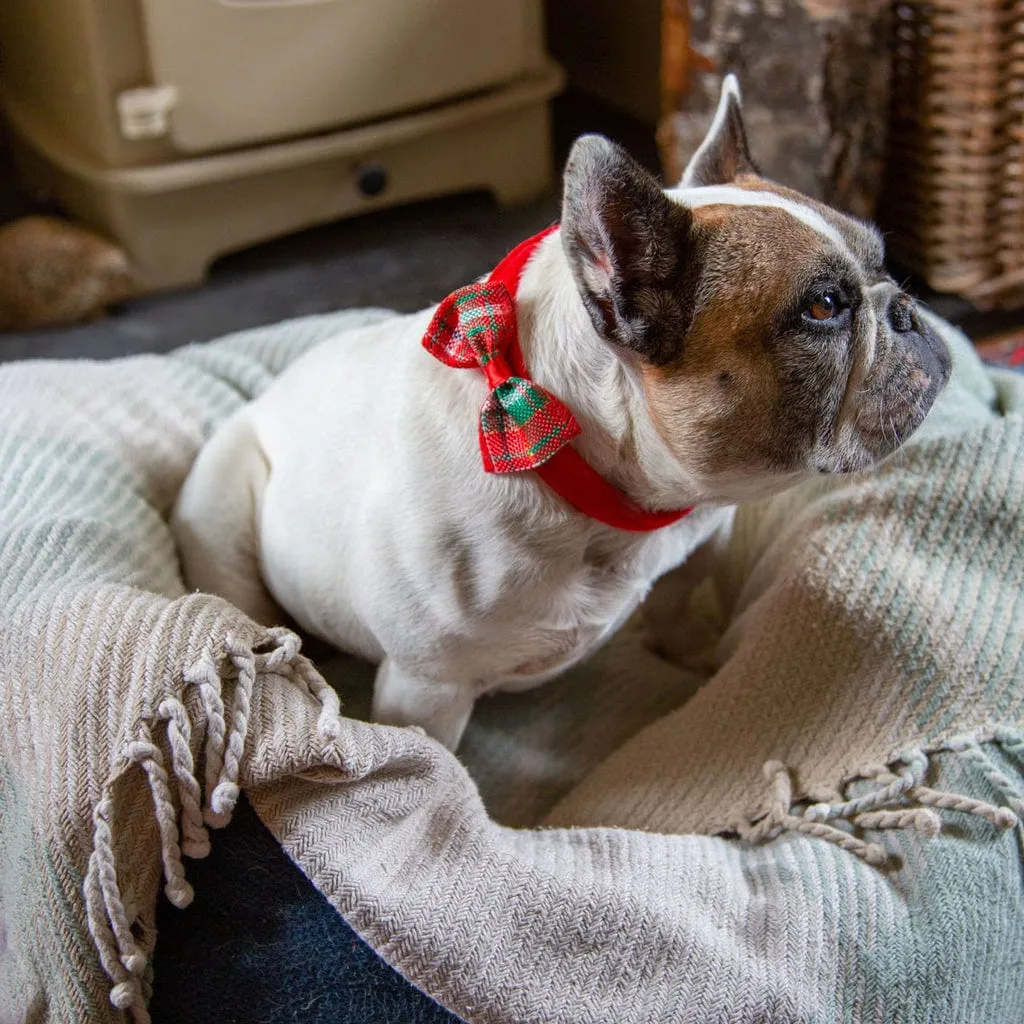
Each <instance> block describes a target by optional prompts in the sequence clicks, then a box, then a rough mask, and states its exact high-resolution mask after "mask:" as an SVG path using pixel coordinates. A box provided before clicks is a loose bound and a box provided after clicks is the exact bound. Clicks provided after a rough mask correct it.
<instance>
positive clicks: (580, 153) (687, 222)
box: [562, 135, 696, 365]
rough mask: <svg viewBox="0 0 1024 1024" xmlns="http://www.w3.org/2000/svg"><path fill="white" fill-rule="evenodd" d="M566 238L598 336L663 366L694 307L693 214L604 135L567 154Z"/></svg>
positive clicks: (674, 350) (676, 349) (674, 352)
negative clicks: (671, 198) (670, 197)
mask: <svg viewBox="0 0 1024 1024" xmlns="http://www.w3.org/2000/svg"><path fill="white" fill-rule="evenodd" d="M562 244H563V246H564V248H565V254H566V256H567V257H568V259H569V265H570V266H571V267H572V272H573V277H574V278H575V279H576V286H577V288H578V289H579V292H580V295H581V296H582V298H583V304H584V305H585V306H586V308H587V312H588V313H589V314H590V319H591V320H592V321H593V324H594V327H595V328H596V329H597V331H598V333H599V334H601V335H602V336H603V337H604V338H606V339H607V340H608V341H611V342H614V343H615V344H617V345H621V346H622V347H624V348H627V349H630V350H632V351H633V352H636V353H637V354H638V355H640V356H642V357H643V358H644V359H646V360H647V361H649V362H651V363H654V364H657V365H663V364H665V363H668V362H671V361H672V359H674V358H675V357H676V356H678V355H679V353H680V351H681V346H682V341H683V336H684V335H685V334H686V331H687V329H688V328H689V325H690V319H691V317H692V313H693V305H692V294H693V291H694V289H693V287H692V285H693V280H694V278H695V275H696V268H695V265H694V262H695V260H694V256H695V252H694V250H695V244H694V230H693V215H692V213H691V212H690V211H689V210H687V209H685V208H684V207H682V206H680V205H679V204H678V203H674V202H672V200H670V199H669V198H668V197H667V196H666V195H665V193H664V192H663V191H662V189H661V186H660V185H659V184H658V182H657V181H656V180H655V178H654V177H653V176H652V175H650V174H649V173H648V172H647V171H645V170H644V169H643V168H642V167H641V166H640V165H639V164H638V163H637V162H636V161H635V160H634V159H633V158H632V157H631V156H630V155H629V154H628V153H627V152H626V151H625V150H624V149H622V148H621V147H620V146H617V145H615V143H613V142H610V141H609V140H608V139H605V138H603V137H602V136H600V135H584V136H582V137H581V138H579V139H577V141H576V143H575V145H574V146H573V148H572V151H571V152H570V154H569V161H568V163H567V164H566V168H565V192H564V198H563V203H562Z"/></svg>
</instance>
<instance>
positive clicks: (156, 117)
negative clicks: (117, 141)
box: [117, 85, 178, 140]
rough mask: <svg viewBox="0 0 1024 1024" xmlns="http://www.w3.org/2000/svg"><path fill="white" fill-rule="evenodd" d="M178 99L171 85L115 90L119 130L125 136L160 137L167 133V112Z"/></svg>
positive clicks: (136, 137)
mask: <svg viewBox="0 0 1024 1024" xmlns="http://www.w3.org/2000/svg"><path fill="white" fill-rule="evenodd" d="M177 103H178V90H177V89H176V88H175V87H174V86H173V85H150V86H145V87H143V88H141V89H126V90H125V91H124V92H120V93H118V94H117V114H118V117H119V119H120V122H121V134H122V135H123V136H124V137H125V138H126V139H132V140H135V139H159V138H160V137H161V136H163V135H166V134H167V130H168V127H169V121H168V115H169V114H170V113H171V111H172V110H173V109H174V108H175V106H176V105H177Z"/></svg>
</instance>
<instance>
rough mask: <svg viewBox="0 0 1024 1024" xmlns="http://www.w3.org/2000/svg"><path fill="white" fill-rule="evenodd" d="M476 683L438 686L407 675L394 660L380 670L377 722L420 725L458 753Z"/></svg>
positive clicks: (375, 695) (375, 709) (375, 708)
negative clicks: (457, 749) (457, 748)
mask: <svg viewBox="0 0 1024 1024" xmlns="http://www.w3.org/2000/svg"><path fill="white" fill-rule="evenodd" d="M475 701H476V687H475V686H473V684H472V683H448V682H444V683H442V682H437V681H436V680H433V679H424V678H422V677H421V676H417V675H413V674H411V673H409V672H406V671H405V670H404V669H403V668H401V667H400V666H399V665H396V664H395V662H394V661H392V660H391V659H390V658H385V659H384V661H382V662H381V664H380V667H379V668H378V669H377V679H376V682H375V683H374V686H373V720H374V721H375V722H380V723H381V724H382V725H419V726H422V728H423V729H424V730H426V732H427V733H429V735H431V736H433V737H434V739H436V740H438V741H439V742H441V743H443V744H444V745H445V746H446V747H447V748H448V749H449V750H454V749H455V748H456V747H457V746H458V745H459V740H460V739H462V733H463V732H464V731H465V728H466V723H467V722H468V721H469V716H470V715H471V714H472V712H473V704H474V702H475Z"/></svg>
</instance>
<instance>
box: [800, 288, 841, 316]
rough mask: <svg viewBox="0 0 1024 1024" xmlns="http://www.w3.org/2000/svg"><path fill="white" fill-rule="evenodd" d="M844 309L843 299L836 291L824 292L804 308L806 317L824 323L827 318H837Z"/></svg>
mask: <svg viewBox="0 0 1024 1024" xmlns="http://www.w3.org/2000/svg"><path fill="white" fill-rule="evenodd" d="M842 311H843V304H842V301H841V300H840V298H839V296H838V295H837V294H836V293H835V292H831V291H829V292H822V293H821V294H820V295H818V296H817V297H816V298H815V300H814V301H813V302H812V303H811V304H810V305H809V306H808V307H807V308H806V309H805V310H804V319H805V320H815V321H817V322H818V323H823V322H825V321H826V320H835V318H836V317H837V316H839V314H840V313H841V312H842Z"/></svg>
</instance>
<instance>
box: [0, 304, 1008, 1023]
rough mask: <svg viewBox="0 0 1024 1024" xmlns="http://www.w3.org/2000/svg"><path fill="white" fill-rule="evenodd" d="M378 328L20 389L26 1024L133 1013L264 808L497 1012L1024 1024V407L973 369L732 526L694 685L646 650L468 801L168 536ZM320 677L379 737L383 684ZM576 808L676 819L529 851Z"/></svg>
mask: <svg viewBox="0 0 1024 1024" xmlns="http://www.w3.org/2000/svg"><path fill="white" fill-rule="evenodd" d="M374 315H382V314H373V313H368V314H350V315H339V316H334V317H321V318H313V319H310V320H305V321H299V322H295V323H291V324H284V325H281V326H280V327H275V328H269V329H266V330H262V331H256V332H250V333H249V334H246V335H242V336H238V337H236V338H233V339H228V340H227V341H225V342H222V343H219V344H218V345H214V346H206V347H199V348H196V349H191V350H186V351H184V352H182V353H179V354H177V355H175V356H173V357H170V358H156V357H153V358H141V359H133V360H126V361H122V362H119V363H110V364H89V363H83V364H54V363H51V364H24V365H14V366H8V367H4V368H3V369H0V403H2V404H0V407H2V408H3V410H4V412H3V417H2V421H0V1021H3V1022H4V1024H6V1022H7V1021H8V1020H10V1021H18V1022H21V1021H33V1022H35V1021H74V1022H78V1021H90V1022H92V1021H103V1020H116V1019H118V1018H120V1017H121V1016H122V1013H125V1014H127V1015H128V1016H130V1017H133V1018H134V1019H135V1020H140V1021H141V1020H145V1019H146V1016H147V1015H146V1010H145V1003H146V998H147V993H148V991H149V984H150V980H151V979H150V974H149V959H150V954H151V953H152V950H153V948H154V944H155V942H156V939H157V937H156V935H155V934H154V927H153V920H154V907H155V901H156V895H157V891H158V888H159V886H160V885H161V884H163V885H164V886H165V889H166V891H167V894H168V896H169V897H170V899H171V900H172V901H173V902H175V903H176V904H178V905H179V906H185V905H187V904H188V902H189V901H190V899H191V896H192V894H191V890H190V888H189V885H188V862H189V858H191V857H200V856H203V855H204V854H205V852H206V851H207V850H208V848H209V844H210V843H211V842H216V841H217V833H216V826H217V825H219V824H222V823H224V822H225V821H226V820H227V819H228V818H229V816H230V814H231V811H232V808H233V806H234V803H235V800H236V799H237V796H238V792H239V789H240V788H241V789H244V790H245V791H246V792H247V794H248V796H249V798H250V800H251V802H252V804H253V806H254V807H255V808H256V811H257V813H258V814H259V815H260V817H261V818H262V819H263V821H264V822H265V823H266V824H267V825H268V827H269V828H270V829H271V831H273V832H274V834H275V835H276V836H277V837H278V838H279V839H280V841H281V842H282V844H283V845H284V847H285V849H286V850H287V851H288V853H289V854H290V855H291V856H292V857H293V858H294V859H295V861H296V862H297V863H298V864H299V865H300V867H301V868H302V869H303V870H304V871H305V872H306V873H307V875H308V876H309V877H310V878H311V879H312V881H313V882H314V883H315V884H316V885H317V886H318V887H319V888H320V889H321V890H322V891H323V892H324V893H325V894H326V896H327V897H328V899H330V900H331V902H332V903H333V904H334V905H335V906H336V907H338V909H339V910H340V911H341V912H342V913H344V914H345V915H346V917H347V918H348V919H349V921H350V922H351V923H352V925H353V926H354V927H355V928H356V929H357V930H358V931H359V932H360V933H361V934H362V935H363V936H364V937H365V938H366V939H367V940H368V941H369V942H370V944H371V945H373V946H374V947H375V948H376V949H377V950H378V951H379V952H380V953H381V954H382V955H383V956H384V957H385V959H387V960H388V961H389V962H390V963H392V964H393V965H394V966H395V967H397V968H398V969H399V970H400V971H401V972H402V973H403V974H405V975H406V977H408V978H409V979H410V980H411V981H413V982H414V983H415V984H417V985H419V986H420V987H421V988H423V989H425V990H427V991H428V992H430V993H431V994H432V995H434V996H435V997H436V998H438V999H439V1000H440V1001H441V1002H443V1003H444V1004H445V1005H447V1006H448V1007H449V1008H451V1009H452V1010H454V1011H455V1012H456V1013H458V1014H460V1015H461V1016H463V1017H465V1018H466V1019H467V1020H470V1021H473V1022H477V1021H480V1022H506V1021H507V1022H513V1021H515V1022H536V1024H540V1022H609V1021H614V1022H624V1024H629V1022H637V1024H640V1022H644V1024H646V1022H666V1024H668V1022H678V1021H694V1022H698V1021H699V1022H701V1024H704V1022H725V1021H743V1022H747V1021H772V1022H793V1024H796V1022H809V1021H814V1022H819V1021H820V1022H833V1021H836V1020H851V1021H855V1022H858V1024H859V1022H865V1024H867V1022H868V1021H872V1022H873V1021H892V1022H899V1024H918V1022H920V1024H925V1022H932V1021H939V1020H941V1021H943V1022H944V1024H945V1022H952V1021H977V1022H978V1024H1001V1022H1006V1024H1011V1022H1017V1021H1020V1020H1022V1019H1024V984H1022V983H1021V981H1022V978H1021V966H1020V963H1021V950H1022V949H1024V894H1022V883H1021V877H1022V875H1021V870H1020V866H1021V865H1020V845H1019V844H1020V843H1021V842H1022V839H1024V835H1022V832H1021V826H1020V824H1019V821H1018V815H1020V814H1021V813H1022V812H1024V804H1022V803H1021V784H1022V767H1024V742H1022V734H1021V732H1020V731H1018V730H1019V728H1020V725H1021V719H1022V714H1021V705H1022V700H1024V692H1022V691H1024V665H1022V657H1024V654H1022V651H1024V599H1022V587H1024V526H1022V521H1021V513H1020V510H1021V507H1022V500H1024V429H1022V419H1021V414H1020V407H1021V403H1020V399H1021V394H1022V391H1024V389H1022V387H1021V385H1020V384H1014V383H1012V382H1010V381H1009V380H1008V379H1007V380H1004V381H1003V383H1002V393H1001V394H997V392H996V390H995V389H994V387H993V385H992V382H991V381H990V380H989V379H988V378H987V377H985V375H984V374H982V372H981V370H980V367H978V366H977V364H976V363H974V362H973V361H972V357H971V356H970V355H969V353H968V352H967V350H966V348H965V347H964V346H963V345H962V344H961V343H960V342H959V341H956V344H957V351H958V364H959V365H958V371H957V379H956V381H955V384H954V388H953V389H952V390H951V392H950V393H949V395H947V397H946V399H945V400H944V402H943V407H942V408H940V409H939V410H938V411H937V413H936V414H935V415H934V416H933V417H932V418H931V420H930V421H929V429H930V431H931V435H932V436H931V438H930V439H928V438H926V439H923V440H922V441H921V442H920V443H919V444H916V445H915V446H914V448H913V449H912V450H911V451H909V452H908V453H907V455H906V456H905V457H903V458H902V459H900V460H898V461H896V462H894V463H892V464H891V465H889V466H887V467H886V468H885V469H884V470H882V471H881V472H880V473H879V474H878V475H877V477H875V478H873V479H870V480H867V481H849V482H844V483H840V484H834V485H832V484H830V485H828V488H827V493H822V492H821V489H820V488H815V489H809V490H808V491H807V492H805V493H802V494H801V493H796V494H793V495H789V496H787V497H786V498H784V499H782V501H781V502H780V503H777V504H774V505H771V506H768V507H765V508H761V509H756V510H749V511H745V512H744V513H742V514H741V516H740V517H739V519H738V528H737V533H736V535H735V538H734V540H733V541H732V543H731V544H730V545H729V546H727V547H726V549H725V550H724V551H723V552H721V553H720V557H719V559H718V560H717V561H716V562H714V563H713V572H712V575H711V577H710V578H709V579H708V580H705V581H704V582H702V583H701V584H699V585H698V586H697V588H696V589H694V590H692V591H691V592H690V593H689V595H688V596H687V597H686V605H687V607H688V608H689V609H690V612H689V614H690V616H691V617H690V618H689V619H688V622H689V623H690V624H691V627H692V628H691V632H690V633H689V634H687V635H689V636H699V637H700V638H701V639H702V640H704V641H706V642H703V643H701V644H699V645H694V644H689V645H681V646H684V647H685V648H686V652H685V653H686V654H687V656H690V655H691V654H693V648H694V647H695V646H696V647H699V650H698V651H697V653H698V654H699V655H700V657H699V658H698V659H697V662H696V663H695V664H696V669H697V670H695V671H690V672H684V671H681V670H676V669H673V668H671V667H669V666H668V665H667V664H666V663H665V662H663V661H661V660H659V659H656V658H654V657H653V656H652V655H651V654H649V653H648V652H647V651H646V649H645V648H644V647H643V645H642V643H641V637H640V633H639V629H638V626H637V624H636V623H633V624H630V625H629V626H627V628H626V629H625V630H624V631H623V632H622V634H620V636H619V637H617V638H616V640H615V641H613V643H612V644H611V645H610V646H609V647H608V648H606V649H605V650H604V651H602V652H601V653H600V654H599V655H598V656H597V657H596V658H595V659H594V660H593V661H592V662H591V664H590V665H588V666H585V667H583V668H581V669H578V670H576V671H575V672H573V673H572V674H571V675H570V676H569V677H568V678H567V679H565V680H563V681H559V682H557V683H555V684H552V685H550V686H548V687H545V688H544V689H542V690H540V691H537V692H536V693H534V694H525V695H519V696H516V697H502V698H496V699H495V700H494V701H490V702H485V703H484V705H483V706H482V707H481V708H480V709H479V712H478V713H477V715H476V716H475V718H474V722H473V724H472V727H471V731H470V733H469V734H468V737H467V741H466V744H465V747H464V751H463V760H464V761H465V762H466V763H467V764H468V765H469V767H470V769H471V771H472V772H473V775H474V776H475V778H476V779H477V780H478V782H479V787H480V788H479V790H478V789H477V785H476V784H475V783H474V782H473V781H471V778H470V775H469V774H467V772H466V770H465V768H464V767H463V765H462V763H460V761H459V760H456V759H455V758H454V757H452V756H451V755H449V754H447V753H446V752H445V751H443V750H441V749H440V748H439V747H438V746H437V745H435V744H434V743H432V742H430V741H429V740H427V739H426V738H424V737H422V736H420V735H418V734H417V733H415V732H413V731H410V730H395V729H386V728H381V727H375V726H370V725H366V724H363V723H362V722H360V721H357V720H355V719H353V718H349V717H342V716H341V715H339V710H338V702H337V697H336V696H335V693H334V691H333V690H332V689H330V688H329V687H326V686H325V685H324V683H323V680H322V677H321V676H320V674H318V673H317V672H316V671H314V670H313V668H312V666H311V665H310V664H309V663H308V662H307V661H306V660H305V659H304V658H303V657H302V656H301V655H300V654H299V652H298V649H297V643H296V641H295V638H294V637H293V636H292V635H291V634H289V633H287V632H284V631H270V632H268V631H264V630H260V629H258V628H256V627H255V626H253V625H252V624H251V623H250V622H248V621H247V620H246V619H245V618H244V617H243V616H242V615H240V614H239V613H238V612H237V611H234V610H233V609H232V608H230V607H229V606H227V605H226V604H224V603H223V602H221V601H219V600H216V599H214V598H210V597H205V596H199V595H187V594H185V593H184V592H183V589H182V584H181V581H180V579H179V577H178V574H177V565H176V561H175V557H174V551H173V546H172V544H171V540H170V536H169V533H168V531H167V528H166V525H165V518H166V515H167V513H168V510H169V508H170V506H171V504H172V502H173V499H174V495H175V493H176V491H177V489H178V487H179V486H180V484H181V481H182V479H183V478H184V475H185V473H186V472H187V469H188V466H189V464H190V461H191V459H192V458H193V457H194V455H195V452H196V450H197V447H198V445H199V443H200V442H201V439H202V438H203V437H204V436H206V435H207V434H208V433H209V431H210V430H211V429H212V427H213V426H214V425H215V423H217V422H219V421H220V420H221V419H223V418H224V417H225V416H226V415H228V414H229V413H230V412H231V411H232V410H233V409H234V408H236V407H237V405H238V404H239V402H241V401H242V400H243V399H244V398H245V397H248V396H251V395H252V394H254V393H256V392H258V391H259V390H260V389H261V388H263V387H265V386H266V384H267V383H268V382H269V381H270V380H271V379H272V376H273V374H274V373H276V372H277V371H279V370H280V368H281V367H282V366H283V365H284V364H285V363H286V362H287V361H289V360H290V359H292V358H294V357H295V356H296V355H297V354H299V353H300V352H301V351H303V350H304V349H305V348H307V347H308V346H309V345H312V344H315V343H316V342H317V341H318V340H320V339H322V338H324V337H326V336H327V335H328V334H331V333H334V332H336V331H339V330H343V329H344V327H345V326H346V325H347V324H348V325H351V324H353V323H354V322H357V320H358V318H359V317H366V316H374ZM1014 409H1015V410H1016V411H1013V410H1014ZM677 614H678V613H677ZM698 615H699V616H701V618H700V619H699V620H696V619H694V618H693V616H698ZM695 630H698V632H694V631H695ZM327 668H329V669H330V672H329V674H330V677H331V679H332V682H333V683H335V685H336V686H337V687H338V690H339V691H340V695H341V698H342V701H343V703H344V705H345V707H344V710H346V711H350V712H351V711H352V710H353V709H358V707H359V706H360V702H361V701H363V700H364V699H365V691H366V685H365V683H366V676H367V672H366V670H365V668H363V667H361V666H358V665H357V664H355V663H354V662H351V661H348V660H346V659H335V660H333V661H332V662H331V664H330V665H329V666H327ZM702 672H704V673H707V674H711V678H710V680H709V681H708V682H707V683H706V686H705V687H704V689H703V690H701V691H700V692H699V693H698V694H697V696H696V697H695V698H694V699H693V700H691V701H689V703H687V704H685V706H683V707H681V708H680V705H683V704H684V701H685V700H686V698H687V697H688V696H689V695H690V693H691V692H692V690H693V688H694V686H695V684H696V683H698V682H700V681H703V678H704V677H703V675H702ZM677 708H678V710H674V709H677ZM645 726H646V727H647V728H646V729H644V728H643V727H645ZM634 733H635V734H636V735H635V737H634V738H632V739H630V736H631V735H632V734H634ZM622 744H624V745H622ZM620 745H621V747H620ZM617 747H620V749H619V752H618V753H616V754H614V755H613V756H611V757H610V758H609V759H608V760H607V761H605V763H604V764H603V765H601V766H599V765H597V762H598V761H600V760H601V759H602V758H604V757H605V756H606V755H611V754H612V752H613V750H615V748H617ZM766 763H767V769H766ZM576 783H580V784H579V785H578V786H577V785H575V784H576ZM481 794H482V795H483V798H484V800H485V801H486V803H487V806H488V807H489V809H490V811H491V813H492V814H493V815H495V816H496V817H497V818H498V819H499V820H501V821H503V822H505V823H506V824H505V825H498V824H496V823H495V820H494V819H493V818H492V817H489V816H488V813H487V811H485V809H484V803H483V802H482V800H481ZM556 803H557V807H555V809H554V811H553V812H552V816H551V817H550V819H549V820H550V821H552V822H554V821H558V822H562V823H565V824H580V823H583V824H590V823H596V824H608V823H611V824H621V825H626V826H631V827H634V826H639V827H642V828H644V829H648V830H651V831H647V832H644V831H630V830H625V829H569V830H564V829H544V830H531V829H527V828H523V829H517V828H511V827H508V826H509V824H512V823H514V824H519V825H532V824H536V823H538V822H539V821H541V819H542V818H543V816H544V814H545V813H546V812H549V811H551V808H552V807H553V806H555V805H556ZM680 828H688V829H693V830H697V831H703V832H706V833H714V832H728V833H729V834H733V833H735V832H739V833H741V834H743V835H745V836H746V837H747V839H748V840H749V842H743V841H739V840H736V839H734V838H720V837H714V836H712V835H703V836H702V835H672V834H657V832H656V830H659V829H661V830H665V831H666V832H670V831H672V830H675V829H680ZM940 828H941V829H942V831H941V832H940ZM981 894H983V896H984V898H981ZM296 995H297V996H299V995H300V994H296Z"/></svg>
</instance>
